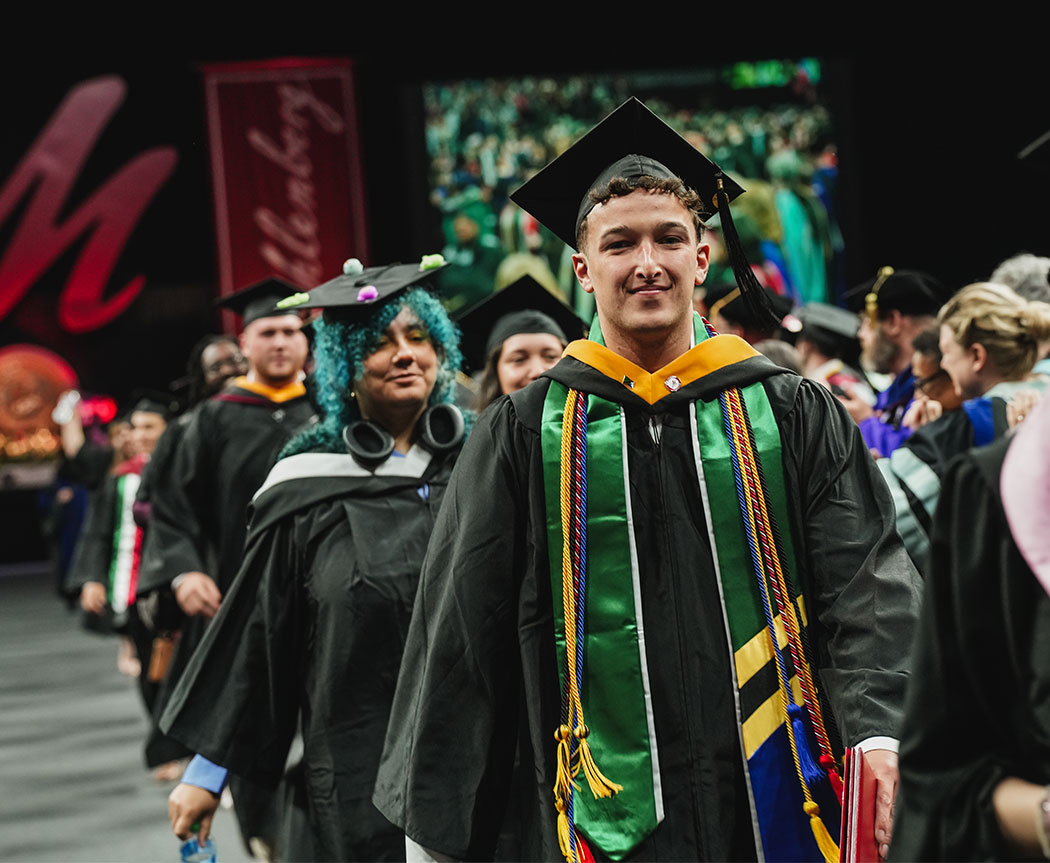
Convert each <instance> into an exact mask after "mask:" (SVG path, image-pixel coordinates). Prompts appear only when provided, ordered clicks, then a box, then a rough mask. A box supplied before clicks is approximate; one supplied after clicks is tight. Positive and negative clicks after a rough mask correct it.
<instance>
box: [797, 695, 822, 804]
mask: <svg viewBox="0 0 1050 863" xmlns="http://www.w3.org/2000/svg"><path fill="white" fill-rule="evenodd" d="M788 716H789V717H790V718H791V730H792V732H793V733H794V735H795V748H796V749H797V751H798V766H799V767H800V768H801V769H802V778H803V779H805V780H806V782H807V783H809V784H810V785H816V784H817V783H818V782H820V781H821V780H822V779H823V778H824V775H825V774H824V771H823V770H821V768H820V765H819V764H818V763H817V762H816V761H814V760H813V753H812V751H811V750H810V747H809V737H808V736H807V734H806V723H805V720H804V719H803V717H802V708H801V707H799V706H798V705H797V704H795V703H794V702H792V703H790V704H789V705H788Z"/></svg>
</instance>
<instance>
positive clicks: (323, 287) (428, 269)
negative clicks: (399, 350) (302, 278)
mask: <svg viewBox="0 0 1050 863" xmlns="http://www.w3.org/2000/svg"><path fill="white" fill-rule="evenodd" d="M446 266H447V264H446V262H445V259H444V258H443V257H442V256H441V255H424V256H423V258H422V259H421V260H420V262H419V263H418V264H388V265H387V266H384V267H364V266H362V264H361V262H360V261H359V260H357V258H350V259H349V260H348V261H346V263H344V264H343V273H342V275H339V276H336V277H335V278H334V279H330V280H329V281H327V282H325V283H323V284H320V285H318V286H317V287H316V288H314V289H313V290H311V291H310V292H309V293H303V292H298V293H294V294H291V295H289V296H286V297H285V298H284V299H283V300H281V301H280V302H279V303H278V304H277V305H278V307H279V308H281V309H282V310H284V311H289V312H293V311H298V310H299V309H324V310H325V311H332V312H338V313H339V315H340V317H341V318H344V319H345V318H347V317H350V318H351V319H358V320H360V319H363V318H365V317H367V316H368V315H370V314H371V313H372V311H373V310H374V309H375V308H376V306H379V305H382V304H383V303H384V302H386V301H387V300H389V299H392V298H393V297H396V296H397V295H398V294H400V293H401V292H402V291H405V290H407V289H408V288H411V287H412V286H413V285H417V284H419V283H420V282H422V281H423V280H424V279H427V278H429V277H431V276H433V275H434V273H436V272H438V271H439V270H441V269H443V268H444V267H446ZM292 290H293V291H294V290H295V289H294V288H293V289H292Z"/></svg>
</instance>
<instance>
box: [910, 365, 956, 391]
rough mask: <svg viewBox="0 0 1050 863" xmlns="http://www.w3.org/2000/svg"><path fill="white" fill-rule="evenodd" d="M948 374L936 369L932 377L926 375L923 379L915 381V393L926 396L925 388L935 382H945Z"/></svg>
mask: <svg viewBox="0 0 1050 863" xmlns="http://www.w3.org/2000/svg"><path fill="white" fill-rule="evenodd" d="M947 378H948V373H947V372H946V371H945V370H944V369H937V371H935V372H934V373H933V374H932V375H926V377H924V378H919V379H918V380H917V381H915V391H916V392H919V393H922V394H923V395H924V396H928V395H929V393H928V392H927V391H926V389H927V387H929V386H930V385H931V384H934V383H936V382H937V381H941V380H947Z"/></svg>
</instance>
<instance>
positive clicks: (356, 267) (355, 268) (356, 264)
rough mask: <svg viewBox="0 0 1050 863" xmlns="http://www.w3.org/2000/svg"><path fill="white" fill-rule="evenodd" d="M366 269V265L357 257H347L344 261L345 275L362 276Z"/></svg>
mask: <svg viewBox="0 0 1050 863" xmlns="http://www.w3.org/2000/svg"><path fill="white" fill-rule="evenodd" d="M364 271H365V266H364V264H362V263H361V262H360V261H359V260H358V259H357V258H347V260H346V261H345V262H344V263H343V275H344V276H360V275H361V273H363V272H364Z"/></svg>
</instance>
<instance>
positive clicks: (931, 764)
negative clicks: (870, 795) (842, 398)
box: [890, 439, 1050, 861]
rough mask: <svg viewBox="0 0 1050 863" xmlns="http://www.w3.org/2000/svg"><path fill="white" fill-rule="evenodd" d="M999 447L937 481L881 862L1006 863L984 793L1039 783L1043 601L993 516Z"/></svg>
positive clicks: (1043, 740) (1046, 665) (1046, 613)
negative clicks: (1012, 783)
mask: <svg viewBox="0 0 1050 863" xmlns="http://www.w3.org/2000/svg"><path fill="white" fill-rule="evenodd" d="M1009 443H1010V441H1009V439H1003V440H999V441H997V442H995V443H993V444H991V445H989V446H987V447H983V448H981V449H975V450H971V451H970V452H969V453H967V454H965V455H963V456H960V457H959V458H958V459H957V460H956V461H954V462H953V463H952V465H951V466H950V468H949V469H948V471H947V473H946V475H945V478H944V488H943V490H942V492H941V500H940V505H939V506H938V509H937V513H936V516H935V518H934V521H933V533H932V545H931V554H930V571H929V574H928V575H927V577H926V589H925V594H924V597H923V605H922V616H921V618H920V622H919V627H918V630H917V635H916V640H915V641H916V643H915V662H914V670H913V676H912V679H911V681H910V682H909V686H908V694H907V699H906V706H905V713H904V725H903V732H902V734H901V752H900V766H901V784H900V792H899V795H898V797H897V805H896V821H895V824H894V829H893V844H892V845H891V847H890V858H891V859H892V860H900V861H908V860H1010V859H1015V858H1014V857H1012V856H1011V853H1010V851H1009V849H1008V848H1007V847H1006V846H1005V844H1004V843H1003V840H1002V836H1001V834H1000V833H999V828H998V825H997V822H996V818H995V813H994V811H993V808H992V792H993V791H994V790H995V787H996V785H998V783H999V782H1000V781H1001V780H1002V779H1004V778H1006V777H1007V776H1017V777H1020V778H1021V779H1026V780H1028V781H1029V782H1034V783H1037V784H1040V785H1043V784H1046V783H1048V782H1050V597H1048V596H1047V594H1046V592H1045V591H1044V590H1043V588H1042V586H1041V585H1040V584H1039V582H1038V581H1037V580H1036V578H1035V576H1034V575H1033V574H1032V571H1031V569H1029V567H1028V565H1027V564H1026V563H1025V561H1024V559H1023V558H1022V557H1021V553H1020V552H1019V551H1018V549H1017V545H1016V544H1015V543H1014V541H1013V538H1012V537H1011V536H1010V529H1009V526H1008V524H1007V521H1006V516H1005V515H1004V513H1003V506H1002V501H1001V499H1000V496H999V472H1000V469H1001V468H1002V463H1003V458H1004V457H1005V454H1006V450H1007V448H1008V446H1009ZM1032 817H1033V818H1034V817H1035V812H1034V811H1033V813H1032Z"/></svg>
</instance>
